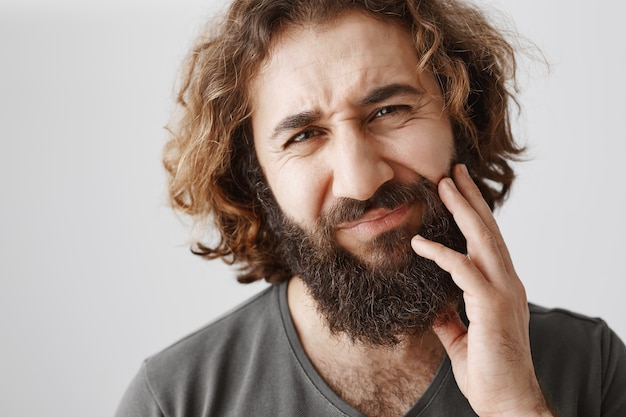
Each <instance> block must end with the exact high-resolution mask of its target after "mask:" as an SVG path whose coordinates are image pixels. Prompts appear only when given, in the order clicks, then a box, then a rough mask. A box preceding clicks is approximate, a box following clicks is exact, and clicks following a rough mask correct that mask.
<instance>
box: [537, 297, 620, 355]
mask: <svg viewBox="0 0 626 417" xmlns="http://www.w3.org/2000/svg"><path fill="white" fill-rule="evenodd" d="M529 307H530V338H531V346H532V347H533V353H534V354H535V355H536V356H537V358H540V357H542V356H546V355H547V354H548V353H549V354H550V356H551V357H554V356H552V355H555V354H557V353H558V356H557V357H559V358H563V359H567V358H571V359H574V358H575V357H576V358H580V359H582V358H589V357H595V358H602V357H605V356H607V355H610V354H611V349H612V346H613V347H615V346H618V345H619V344H622V345H623V343H621V340H620V339H619V338H618V337H617V335H615V333H613V331H612V330H611V329H610V328H609V326H608V325H607V324H606V322H605V321H604V320H602V319H600V318H597V317H589V316H585V315H583V314H579V313H575V312H572V311H569V310H565V309H561V308H545V307H541V306H537V305H534V304H530V305H529ZM613 353H618V352H613Z"/></svg>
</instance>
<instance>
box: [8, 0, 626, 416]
mask: <svg viewBox="0 0 626 417" xmlns="http://www.w3.org/2000/svg"><path fill="white" fill-rule="evenodd" d="M489 4H490V5H491V6H493V7H497V8H499V9H502V10H504V11H505V12H506V13H507V14H510V16H511V17H512V20H514V21H515V22H516V26H517V28H518V29H519V30H520V31H521V32H522V33H524V34H525V35H526V36H527V37H528V38H530V39H532V40H534V41H535V42H536V43H537V45H538V46H539V47H540V48H542V50H543V51H544V53H545V55H546V57H547V58H548V60H549V61H550V62H551V63H552V68H551V71H550V72H549V73H548V71H546V69H545V68H544V67H542V66H541V65H536V64H532V63H530V62H523V63H522V70H523V72H522V76H523V78H524V80H525V81H523V84H522V87H523V88H524V90H523V91H524V92H523V95H522V97H521V101H522V105H523V107H524V110H525V112H524V115H523V117H522V119H520V120H519V124H518V125H517V126H516V131H517V132H518V133H519V135H520V137H521V138H522V139H523V140H525V141H526V142H527V143H528V145H529V147H530V150H531V155H532V156H533V159H532V160H531V161H530V162H527V163H524V164H522V165H520V166H519V182H518V183H517V184H516V186H515V188H514V191H513V194H512V197H511V198H510V200H509V202H508V203H507V205H506V206H505V207H504V208H503V209H502V210H500V211H499V212H498V218H499V219H500V224H501V227H502V229H503V232H504V234H505V238H506V239H507V242H508V243H509V246H510V250H511V252H512V254H513V257H514V261H515V263H516V266H517V268H518V271H519V273H520V275H521V277H522V279H523V280H524V282H525V283H526V285H527V289H528V293H529V298H530V299H531V300H533V301H535V302H537V303H540V304H544V305H547V306H561V307H566V308H570V309H574V310H577V311H580V312H582V313H586V314H589V315H592V316H601V317H604V318H605V319H606V320H607V321H608V322H609V323H610V324H611V325H612V327H613V328H614V329H615V330H616V331H617V332H618V334H620V335H621V336H622V337H626V320H624V318H623V314H622V313H623V311H624V302H623V301H622V294H623V291H624V284H623V281H624V280H625V276H624V272H623V269H624V268H623V265H624V258H625V255H624V253H623V252H622V251H623V245H622V244H621V242H620V239H622V236H624V235H626V221H625V220H624V218H623V213H624V212H625V211H626V199H625V193H624V189H623V184H622V182H623V178H624V174H623V168H622V165H621V164H622V159H623V155H624V154H625V151H626V134H625V133H624V132H625V130H624V128H623V126H624V115H625V114H626V105H625V104H624V101H623V100H624V96H626V84H625V83H624V81H623V71H624V70H623V68H624V64H625V63H626V56H625V53H624V51H625V50H624V48H623V45H622V43H623V39H624V37H625V34H624V29H623V24H622V16H623V13H622V11H621V7H622V6H620V5H619V2H615V1H607V0H599V1H597V2H596V3H594V5H593V6H589V3H588V2H585V3H583V2H582V1H570V2H567V3H564V2H562V1H556V0H528V1H525V2H519V1H515V0H501V1H491V2H489ZM213 8H215V6H214V5H213V4H212V3H211V1H210V0H205V1H200V0H184V1H176V2H175V1H173V0H171V1H165V0H161V1H155V2H149V1H147V0H143V1H135V2H132V3H131V2H123V1H122V0H115V1H112V0H109V1H104V0H99V1H91V2H86V1H83V2H79V1H77V0H74V1H72V0H52V1H44V0H39V1H35V0H32V1H28V0H3V2H2V3H0V62H1V64H0V141H1V146H0V160H1V161H2V163H0V193H1V194H0V195H1V197H0V201H1V203H0V245H1V246H0V280H1V287H0V312H1V314H0V335H1V337H2V339H1V344H0V346H1V348H0V349H1V352H2V355H0V414H2V415H6V416H43V415H45V416H93V417H100V416H102V417H104V416H110V415H112V413H113V411H114V409H115V407H116V404H117V402H118V401H119V398H120V396H121V395H122V392H123V391H124V389H125V387H126V385H127V383H128V382H129V380H130V378H131V377H132V376H133V374H134V373H135V371H136V370H137V368H138V367H139V365H140V362H141V360H142V359H143V358H144V357H146V356H147V355H149V354H151V353H153V352H155V351H158V350H159V349H161V348H163V347H165V346H166V345H168V344H169V343H171V342H173V341H175V340H176V339H178V338H180V337H182V336H183V335H185V334H187V333H189V332H191V331H193V330H194V329H196V328H198V327H199V326H201V325H202V324H204V323H206V322H207V321H210V320H212V319H213V318H215V317H216V316H217V315H219V314H221V313H223V312H224V311H226V310H227V309H229V308H230V307H232V306H234V305H235V304H237V303H239V302H240V301H241V300H243V299H245V298H247V297H248V296H249V295H250V294H252V293H254V292H256V291H259V290H260V289H261V288H263V287H264V285H263V284H259V285H253V286H250V287H241V286H239V285H237V284H236V283H235V281H234V278H233V273H232V272H231V271H230V270H229V269H228V268H226V267H225V266H223V265H222V264H221V263H219V262H214V263H209V264H207V263H206V262H203V261H200V260H198V259H195V257H193V256H192V255H190V254H189V251H188V248H187V245H186V241H187V229H186V227H185V224H184V223H185V222H184V219H180V218H177V217H176V216H175V215H173V214H172V213H171V211H170V210H169V208H168V207H167V204H166V198H165V189H164V175H163V172H162V169H161V165H160V152H161V148H162V145H163V143H164V141H165V132H164V130H163V129H162V126H163V125H164V124H165V123H166V120H167V115H168V111H169V109H170V106H171V104H170V103H171V96H172V85H173V82H174V79H175V74H176V70H177V67H178V64H179V62H180V60H181V58H182V57H183V55H184V53H185V51H186V49H187V47H188V46H189V44H190V42H191V39H192V37H193V34H194V33H195V32H196V31H197V29H198V27H199V25H200V24H201V22H203V21H204V18H205V17H206V16H207V15H208V14H209V13H210V11H211V9H213ZM528 74H531V75H528Z"/></svg>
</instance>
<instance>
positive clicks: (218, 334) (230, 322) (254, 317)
mask: <svg viewBox="0 0 626 417" xmlns="http://www.w3.org/2000/svg"><path fill="white" fill-rule="evenodd" d="M276 293H277V288H275V287H274V286H272V287H269V288H267V289H265V290H263V291H261V292H260V293H259V294H257V295H255V296H254V297H252V298H250V299H249V300H247V301H246V302H244V303H243V304H241V305H239V306H237V307H236V308H234V309H233V310H231V311H229V312H228V313H226V314H224V315H223V316H221V317H219V318H218V319H216V320H215V321H213V322H211V323H210V324H208V325H206V326H204V327H203V328H201V329H198V330H197V331H195V332H193V333H191V334H189V335H188V336H186V337H184V338H182V339H180V340H179V341H177V342H176V343H174V344H172V345H171V346H169V347H167V348H165V349H163V350H162V351H160V352H159V353H157V354H155V355H153V356H151V357H149V358H148V359H146V361H145V364H146V370H147V371H146V372H147V377H148V379H149V380H151V381H152V380H159V379H160V378H161V377H162V376H167V379H169V380H171V379H172V377H175V376H177V375H179V374H186V373H189V372H192V370H193V369H197V367H198V366H199V365H201V364H205V363H207V362H209V363H211V362H213V361H216V362H223V359H224V357H232V356H233V355H234V354H235V353H237V352H236V349H237V347H238V346H239V345H242V346H244V345H245V344H244V343H243V342H244V340H250V339H253V338H255V337H256V336H258V335H259V333H266V332H268V331H269V329H271V328H274V327H276V326H275V325H276V323H274V320H278V321H279V320H280V313H279V310H278V305H277V303H278V301H277V300H278V297H277V294H276ZM233 349H235V351H233ZM181 376H182V375H181Z"/></svg>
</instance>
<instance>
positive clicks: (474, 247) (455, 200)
mask: <svg viewBox="0 0 626 417" xmlns="http://www.w3.org/2000/svg"><path fill="white" fill-rule="evenodd" d="M452 178H453V179H454V181H453V180H452V179H450V178H444V179H442V180H441V181H440V182H439V195H440V196H441V199H442V201H443V202H444V204H445V205H446V207H447V208H448V210H450V212H451V213H452V214H453V216H454V219H455V221H456V223H457V224H458V226H459V228H460V229H461V231H462V232H463V234H464V235H465V237H466V239H467V252H468V254H467V255H465V254H462V253H459V252H456V251H454V250H452V249H450V248H447V247H445V246H444V245H441V244H439V243H435V242H432V241H429V240H426V239H424V238H422V237H421V236H415V237H414V238H413V240H412V242H411V245H412V247H413V250H414V251H415V252H416V253H417V254H419V255H421V256H423V257H425V258H428V259H431V260H433V261H434V262H436V263H437V264H438V265H439V266H440V267H441V268H443V269H444V270H446V271H448V272H449V273H450V274H451V275H452V279H453V280H454V282H455V283H456V284H457V285H458V286H459V287H460V288H461V289H462V290H463V298H464V300H465V309H466V313H467V317H468V319H469V322H470V324H469V326H468V327H466V326H465V325H464V324H463V322H462V321H461V320H460V318H459V316H458V314H457V313H456V311H455V312H452V314H451V317H452V319H450V320H449V321H447V322H443V323H439V324H437V325H436V326H435V328H434V331H435V333H436V334H437V336H438V337H439V339H440V340H441V342H442V344H443V346H444V347H445V349H446V352H447V353H448V356H449V357H450V360H451V362H452V370H453V372H454V377H455V379H456V382H457V384H458V386H459V388H460V389H461V392H462V393H463V395H465V397H466V398H467V399H468V401H469V403H470V405H471V406H472V408H473V409H474V411H475V412H476V413H477V414H478V415H479V416H481V417H486V416H516V417H517V416H526V415H528V416H531V415H533V416H540V415H551V414H550V412H549V411H548V408H547V406H546V403H545V400H544V398H543V395H542V393H541V389H540V387H539V383H538V382H537V378H536V376H535V371H534V367H533V362H532V358H531V353H530V340H529V334H528V323H529V319H530V313H529V311H528V304H527V300H526V292H525V290H524V286H523V285H522V282H521V281H520V279H519V278H518V276H517V274H516V273H515V269H514V268H513V263H512V261H511V257H510V255H509V252H508V250H507V247H506V245H505V243H504V240H503V239H502V235H501V234H500V231H499V229H498V225H497V224H496V221H495V219H494V217H493V215H492V213H491V210H490V209H489V206H488V205H487V203H486V202H485V201H484V199H483V198H482V195H481V193H480V191H479V190H478V187H476V185H475V184H474V182H473V180H472V179H471V177H470V176H469V174H468V173H467V168H465V166H464V165H456V166H455V167H454V168H453V174H452ZM455 185H456V186H455ZM457 187H458V188H457Z"/></svg>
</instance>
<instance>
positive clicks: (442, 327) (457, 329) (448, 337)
mask: <svg viewBox="0 0 626 417" xmlns="http://www.w3.org/2000/svg"><path fill="white" fill-rule="evenodd" d="M433 331H434V332H435V334H436V335H437V337H438V338H439V340H440V341H441V343H442V344H443V347H444V348H445V349H446V352H447V353H448V356H449V357H450V359H451V360H454V359H455V357H458V356H459V355H465V353H466V352H467V327H466V326H465V324H464V323H463V322H462V321H461V318H460V317H459V315H458V313H456V312H454V313H452V314H449V315H448V316H446V317H445V319H443V320H441V321H440V322H439V323H437V324H436V325H435V326H433ZM459 359H460V358H459Z"/></svg>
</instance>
